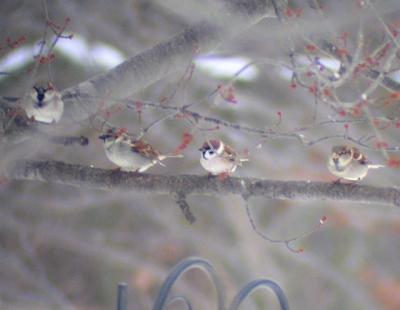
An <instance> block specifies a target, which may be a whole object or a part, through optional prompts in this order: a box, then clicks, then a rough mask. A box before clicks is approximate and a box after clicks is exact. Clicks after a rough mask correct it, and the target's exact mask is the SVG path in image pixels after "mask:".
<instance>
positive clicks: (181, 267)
mask: <svg viewBox="0 0 400 310" xmlns="http://www.w3.org/2000/svg"><path fill="white" fill-rule="evenodd" d="M193 268H199V269H201V270H203V271H204V272H205V273H206V274H207V275H208V276H209V277H210V279H211V281H212V283H213V284H214V287H215V289H216V291H217V302H218V310H224V309H225V296H224V290H223V289H222V285H221V283H220V281H219V278H218V276H217V273H216V271H215V269H214V267H213V266H212V265H211V264H210V263H209V262H208V261H207V260H205V259H202V258H199V257H189V258H186V259H184V260H182V261H181V262H179V263H178V264H177V265H175V267H174V268H173V269H172V271H171V272H170V274H169V275H168V277H167V279H166V280H165V281H164V283H163V285H162V287H161V289H160V292H159V293H158V296H157V299H156V301H155V303H154V306H153V310H162V309H163V308H164V306H165V305H166V304H168V302H169V300H168V295H169V293H170V291H171V288H172V286H173V285H174V284H175V282H176V281H177V280H178V279H179V278H180V276H181V275H182V274H184V273H185V272H186V271H188V270H190V269H193Z"/></svg>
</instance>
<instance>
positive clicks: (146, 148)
mask: <svg viewBox="0 0 400 310" xmlns="http://www.w3.org/2000/svg"><path fill="white" fill-rule="evenodd" d="M131 150H132V151H133V152H136V153H139V154H140V155H142V156H144V157H147V158H150V159H158V158H159V156H160V155H161V154H160V153H159V152H158V151H157V150H156V149H154V148H153V147H152V146H151V144H149V143H147V142H145V141H143V140H137V141H132V147H131Z"/></svg>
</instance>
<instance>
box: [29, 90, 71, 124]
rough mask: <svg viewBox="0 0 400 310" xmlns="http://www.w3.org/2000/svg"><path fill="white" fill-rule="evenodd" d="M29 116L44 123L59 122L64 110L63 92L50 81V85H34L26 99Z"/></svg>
mask: <svg viewBox="0 0 400 310" xmlns="http://www.w3.org/2000/svg"><path fill="white" fill-rule="evenodd" d="M23 108H24V110H25V113H26V115H27V116H28V117H29V118H33V119H34V120H35V121H39V122H43V123H48V124H50V123H57V122H58V121H59V120H60V119H61V116H62V114H63V112H64V102H63V101H62V100H61V94H60V93H59V92H58V91H57V90H56V89H55V88H54V87H53V86H52V85H51V83H49V85H48V87H47V88H46V87H42V86H34V87H33V88H32V90H31V91H30V93H29V95H28V96H27V98H26V100H25V101H24V104H23Z"/></svg>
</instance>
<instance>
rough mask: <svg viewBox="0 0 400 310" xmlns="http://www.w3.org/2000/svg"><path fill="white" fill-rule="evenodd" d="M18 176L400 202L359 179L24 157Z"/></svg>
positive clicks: (135, 188)
mask: <svg viewBox="0 0 400 310" xmlns="http://www.w3.org/2000/svg"><path fill="white" fill-rule="evenodd" d="M8 177H9V178H12V179H16V180H36V181H42V182H50V183H60V184H68V185H72V186H76V187H81V186H84V187H88V188H93V189H100V190H124V191H132V192H137V193H151V194H177V193H178V194H179V193H184V194H185V195H186V196H187V195H190V194H208V195H230V194H233V195H241V196H242V197H244V198H249V197H257V196H258V197H266V198H269V199H283V200H307V201H311V200H314V201H318V200H333V201H340V202H357V203H365V204H386V205H392V206H396V207H400V189H398V188H381V187H373V186H368V185H359V184H334V183H323V182H306V181H277V180H263V179H255V178H236V177H230V178H228V179H226V180H224V181H221V180H219V179H218V178H216V177H211V178H210V177H208V176H198V175H153V174H140V173H129V172H122V171H118V172H116V171H114V170H105V169H99V168H91V167H86V166H82V165H75V164H67V163H63V162H59V161H29V162H20V163H18V164H17V165H16V166H15V167H14V168H13V169H11V170H10V171H9V173H8Z"/></svg>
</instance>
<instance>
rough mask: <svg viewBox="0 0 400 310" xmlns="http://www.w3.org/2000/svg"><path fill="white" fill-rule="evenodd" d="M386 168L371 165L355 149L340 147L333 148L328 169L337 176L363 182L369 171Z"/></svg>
mask: <svg viewBox="0 0 400 310" xmlns="http://www.w3.org/2000/svg"><path fill="white" fill-rule="evenodd" d="M382 167H385V166H384V165H376V164H372V163H370V162H369V161H368V160H367V158H366V157H365V156H364V155H363V154H362V153H361V152H360V151H359V150H358V149H357V148H355V147H351V146H346V145H338V146H334V147H333V148H332V152H331V154H330V156H329V159H328V169H329V171H330V172H331V173H332V174H334V175H335V176H337V177H339V178H342V179H345V180H350V181H358V180H362V179H363V178H364V177H365V176H366V175H367V173H368V170H369V169H377V168H382Z"/></svg>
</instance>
